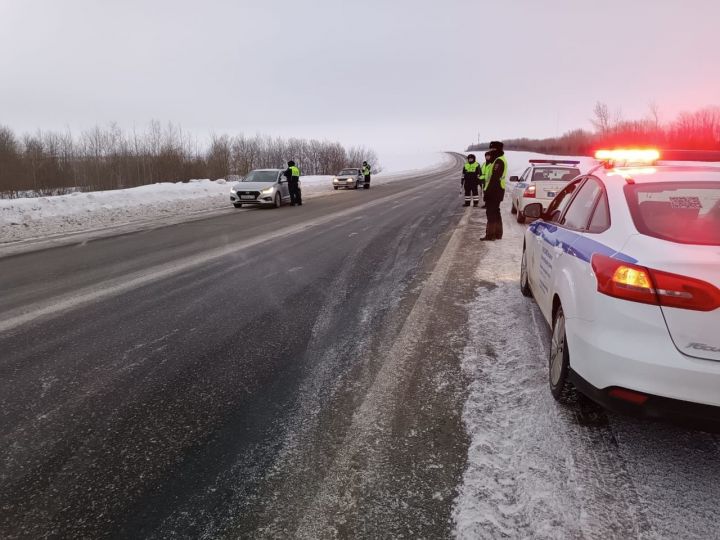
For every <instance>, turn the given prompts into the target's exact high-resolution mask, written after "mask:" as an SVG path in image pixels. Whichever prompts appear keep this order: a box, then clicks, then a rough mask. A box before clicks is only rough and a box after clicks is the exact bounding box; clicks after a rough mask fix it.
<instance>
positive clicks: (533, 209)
mask: <svg viewBox="0 0 720 540" xmlns="http://www.w3.org/2000/svg"><path fill="white" fill-rule="evenodd" d="M523 213H524V214H525V217H529V218H531V219H537V218H539V217H542V214H543V207H542V204H540V203H538V202H535V203H530V204H528V205H527V206H526V207H525V209H524V210H523Z"/></svg>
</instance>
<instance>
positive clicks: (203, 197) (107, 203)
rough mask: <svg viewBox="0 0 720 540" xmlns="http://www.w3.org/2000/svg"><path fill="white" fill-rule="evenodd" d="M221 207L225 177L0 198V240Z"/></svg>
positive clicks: (398, 172)
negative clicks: (28, 196)
mask: <svg viewBox="0 0 720 540" xmlns="http://www.w3.org/2000/svg"><path fill="white" fill-rule="evenodd" d="M448 159H451V158H450V157H449V156H448V155H447V154H442V153H437V154H433V155H430V156H426V157H425V158H424V159H423V160H418V159H417V156H413V159H412V161H411V160H410V157H407V158H406V161H403V160H402V159H399V160H395V161H394V162H393V163H392V165H391V167H389V168H387V169H386V170H384V171H383V172H382V173H381V174H378V175H376V176H375V177H374V178H373V184H383V183H385V182H391V181H394V180H398V179H400V178H407V176H408V175H410V174H412V172H411V170H412V169H413V168H414V167H416V166H418V164H421V165H420V166H421V167H422V168H423V169H433V168H440V167H442V166H443V165H444V164H445V163H447V161H446V160H448ZM301 185H302V189H303V195H305V196H307V197H309V198H311V197H315V196H319V195H323V194H330V193H333V189H332V176H327V175H325V176H303V177H302V179H301ZM222 211H234V209H233V208H232V206H231V205H230V185H229V184H228V183H226V182H225V180H191V181H190V182H176V183H172V182H161V183H157V184H150V185H147V186H140V187H135V188H129V189H117V190H108V191H93V192H88V193H80V192H75V193H71V194H69V195H58V196H53V197H33V198H20V199H0V245H2V244H7V243H10V242H19V241H23V240H29V239H45V238H51V237H57V236H62V235H67V234H76V233H83V232H88V231H102V230H106V229H110V228H113V229H114V228H118V227H121V226H123V225H131V224H137V225H143V224H145V223H147V224H152V223H153V222H156V221H159V220H163V221H164V220H167V219H172V220H173V221H174V222H177V221H182V220H183V219H184V218H185V217H187V219H191V218H192V217H193V216H197V215H198V214H200V215H202V214H203V213H210V212H222Z"/></svg>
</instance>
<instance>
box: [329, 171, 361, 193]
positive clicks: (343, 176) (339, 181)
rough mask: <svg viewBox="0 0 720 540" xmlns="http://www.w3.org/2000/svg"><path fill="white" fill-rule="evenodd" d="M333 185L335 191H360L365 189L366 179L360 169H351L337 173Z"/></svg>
mask: <svg viewBox="0 0 720 540" xmlns="http://www.w3.org/2000/svg"><path fill="white" fill-rule="evenodd" d="M332 183H333V188H334V189H339V188H341V187H342V188H345V189H358V187H365V177H364V176H363V174H362V170H361V169H360V168H356V167H350V168H348V169H343V170H342V171H340V172H339V173H337V174H336V175H335V176H334V177H333V179H332Z"/></svg>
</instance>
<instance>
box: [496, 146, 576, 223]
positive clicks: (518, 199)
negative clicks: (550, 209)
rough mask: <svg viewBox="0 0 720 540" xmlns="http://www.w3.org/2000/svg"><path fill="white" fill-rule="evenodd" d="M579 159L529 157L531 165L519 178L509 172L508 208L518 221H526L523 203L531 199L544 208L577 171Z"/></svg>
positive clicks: (528, 202)
mask: <svg viewBox="0 0 720 540" xmlns="http://www.w3.org/2000/svg"><path fill="white" fill-rule="evenodd" d="M579 163H580V162H579V161H574V160H567V159H564V160H563V159H531V160H530V166H529V167H528V168H527V169H525V172H523V173H522V175H521V176H520V177H519V178H518V177H517V176H511V177H510V182H513V184H512V185H513V188H512V191H511V192H510V211H511V212H512V213H513V214H517V221H518V223H525V207H526V206H527V205H528V204H530V203H534V202H539V203H542V205H543V209H546V208H547V206H548V204H550V201H552V200H553V198H554V197H555V195H557V194H558V193H559V192H560V190H561V189H562V188H564V187H565V185H566V184H567V183H568V182H569V181H570V180H572V179H573V178H575V177H576V176H578V175H579V174H580V169H578V167H577V166H578V164H579Z"/></svg>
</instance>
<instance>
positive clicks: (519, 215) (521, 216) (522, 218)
mask: <svg viewBox="0 0 720 540" xmlns="http://www.w3.org/2000/svg"><path fill="white" fill-rule="evenodd" d="M517 222H518V223H525V214H523V212H522V210H518V211H517Z"/></svg>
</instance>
